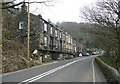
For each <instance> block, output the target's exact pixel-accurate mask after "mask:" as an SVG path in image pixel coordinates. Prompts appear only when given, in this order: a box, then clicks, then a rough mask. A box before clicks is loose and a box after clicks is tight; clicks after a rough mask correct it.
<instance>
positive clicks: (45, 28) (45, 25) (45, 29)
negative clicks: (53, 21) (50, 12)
mask: <svg viewBox="0 0 120 84" xmlns="http://www.w3.org/2000/svg"><path fill="white" fill-rule="evenodd" d="M44 31H46V32H47V24H45V23H44Z"/></svg>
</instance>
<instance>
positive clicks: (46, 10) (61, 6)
mask: <svg viewBox="0 0 120 84" xmlns="http://www.w3.org/2000/svg"><path fill="white" fill-rule="evenodd" d="M18 1H20V0H18ZM22 1H23V0H22ZM26 1H28V0H26ZM29 1H41V0H29ZM43 1H44V0H43ZM94 2H95V0H53V2H52V3H47V4H49V5H54V6H45V5H44V4H31V5H30V12H31V13H34V14H36V15H37V14H41V15H42V16H43V18H44V19H46V20H48V19H50V20H51V21H52V22H54V23H56V22H62V21H69V22H77V23H79V22H82V21H83V20H82V19H81V18H80V9H82V8H83V7H84V6H88V5H89V6H90V5H92V4H93V3H94Z"/></svg>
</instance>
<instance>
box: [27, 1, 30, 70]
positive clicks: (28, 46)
mask: <svg viewBox="0 0 120 84" xmlns="http://www.w3.org/2000/svg"><path fill="white" fill-rule="evenodd" d="M27 58H28V68H29V67H30V5H29V0H28V32H27Z"/></svg>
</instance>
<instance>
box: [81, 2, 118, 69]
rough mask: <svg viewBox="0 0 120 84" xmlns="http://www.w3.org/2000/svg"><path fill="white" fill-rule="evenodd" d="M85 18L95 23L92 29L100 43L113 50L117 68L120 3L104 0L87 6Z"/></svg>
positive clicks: (110, 50)
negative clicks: (90, 6) (92, 5)
mask: <svg viewBox="0 0 120 84" xmlns="http://www.w3.org/2000/svg"><path fill="white" fill-rule="evenodd" d="M82 13H83V18H85V19H86V20H87V21H89V22H91V23H94V24H95V28H91V30H90V31H92V33H93V34H94V35H95V37H96V38H95V39H96V41H97V42H99V44H100V45H101V46H102V47H104V49H105V48H106V50H107V49H108V51H109V52H112V58H113V59H114V63H115V66H116V68H117V69H118V68H119V61H120V5H119V3H118V2H116V1H115V0H102V1H101V2H97V3H96V5H95V6H94V7H92V8H89V7H85V8H84V10H83V11H82Z"/></svg>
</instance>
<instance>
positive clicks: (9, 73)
mask: <svg viewBox="0 0 120 84" xmlns="http://www.w3.org/2000/svg"><path fill="white" fill-rule="evenodd" d="M55 63H58V62H57V61H55V62H51V63H46V64H42V65H38V66H34V67H31V68H26V69H22V70H18V71H14V72H10V73H5V74H1V75H2V76H6V75H10V74H14V73H18V72H22V71H27V70H31V69H34V68H37V67H42V66H46V65H50V64H55Z"/></svg>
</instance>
